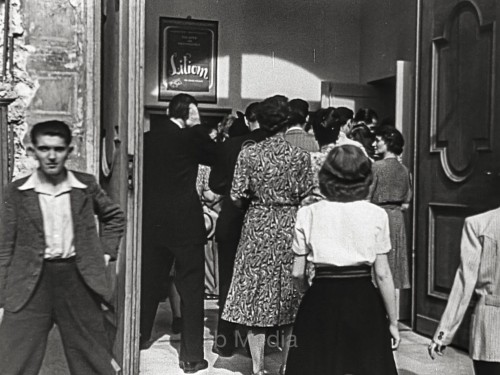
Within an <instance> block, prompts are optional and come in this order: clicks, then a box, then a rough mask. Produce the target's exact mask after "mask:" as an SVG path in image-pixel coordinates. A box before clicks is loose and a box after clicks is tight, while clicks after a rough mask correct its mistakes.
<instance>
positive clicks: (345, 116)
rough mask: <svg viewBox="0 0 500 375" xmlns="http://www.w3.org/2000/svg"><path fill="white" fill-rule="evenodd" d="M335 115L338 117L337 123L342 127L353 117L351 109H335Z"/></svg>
mask: <svg viewBox="0 0 500 375" xmlns="http://www.w3.org/2000/svg"><path fill="white" fill-rule="evenodd" d="M336 110H337V114H338V116H339V121H340V123H341V125H342V126H344V125H345V124H347V121H349V120H352V118H353V116H354V112H353V110H352V109H350V108H347V107H337V108H336Z"/></svg>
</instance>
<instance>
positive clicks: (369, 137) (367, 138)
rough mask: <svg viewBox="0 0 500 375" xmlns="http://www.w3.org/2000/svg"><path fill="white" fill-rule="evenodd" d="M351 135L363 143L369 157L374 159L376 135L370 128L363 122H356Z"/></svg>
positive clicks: (353, 138)
mask: <svg viewBox="0 0 500 375" xmlns="http://www.w3.org/2000/svg"><path fill="white" fill-rule="evenodd" d="M350 137H351V139H352V140H354V141H357V142H359V143H361V144H362V145H363V147H364V148H365V151H366V153H367V154H368V157H369V158H370V159H372V160H373V158H374V156H375V149H374V148H373V142H374V141H375V135H374V134H373V133H372V131H371V130H370V128H369V127H368V126H366V125H365V124H363V123H360V124H356V125H354V126H353V127H352V129H351V133H350Z"/></svg>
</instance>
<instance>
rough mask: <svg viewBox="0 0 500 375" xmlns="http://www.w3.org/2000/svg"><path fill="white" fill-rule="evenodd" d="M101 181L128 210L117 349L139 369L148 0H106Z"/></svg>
mask: <svg viewBox="0 0 500 375" xmlns="http://www.w3.org/2000/svg"><path fill="white" fill-rule="evenodd" d="M102 4H103V5H102V10H101V14H102V25H101V30H102V35H101V61H102V64H101V66H102V67H101V160H100V166H101V168H100V182H101V185H102V186H103V187H104V188H105V189H106V190H107V192H108V194H109V195H110V196H111V197H112V198H113V199H114V200H115V201H116V202H119V203H120V205H121V207H122V208H123V209H124V211H126V216H127V231H126V235H125V236H124V238H123V240H122V243H121V249H120V253H119V257H118V259H117V261H116V262H114V263H112V264H111V265H110V267H109V269H108V271H109V276H110V278H111V279H113V280H114V291H115V296H114V305H115V313H114V314H113V315H111V314H109V316H110V317H111V320H112V323H114V325H115V327H116V331H115V332H114V333H113V336H114V337H113V338H114V343H115V345H114V355H115V358H116V360H117V362H118V363H119V364H120V366H121V368H122V372H121V373H123V374H137V373H138V372H139V369H138V366H139V351H138V344H139V342H138V333H139V325H138V322H139V317H138V314H139V308H138V307H139V298H140V295H139V294H140V293H139V290H140V284H139V282H140V272H139V270H140V227H141V222H140V220H139V219H138V218H139V217H140V211H141V196H142V186H141V184H140V183H137V182H138V181H141V180H142V176H141V169H142V168H141V161H142V152H141V149H142V133H143V131H142V127H143V100H142V98H143V95H144V93H143V72H142V69H143V58H144V56H143V53H144V0H134V1H131V0H122V1H116V0H105V1H104V2H102Z"/></svg>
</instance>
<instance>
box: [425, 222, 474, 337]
mask: <svg viewBox="0 0 500 375" xmlns="http://www.w3.org/2000/svg"><path fill="white" fill-rule="evenodd" d="M472 220H473V219H471V218H466V219H465V223H464V227H463V230H462V240H461V243H460V265H459V267H458V270H457V273H456V274H455V280H454V281H453V287H452V288H451V293H450V296H449V297H448V303H447V305H446V309H445V310H444V313H443V316H442V317H441V321H440V323H439V326H438V328H437V329H436V333H435V334H434V341H435V342H437V343H438V344H440V345H449V344H450V343H451V341H452V340H453V337H454V336H455V333H456V332H457V329H458V327H459V326H460V323H461V322H462V320H463V318H464V315H465V312H466V311H467V307H468V306H469V302H470V300H471V298H472V294H473V293H474V288H475V286H476V283H477V279H478V275H479V268H480V266H481V254H482V251H483V246H482V244H481V240H480V236H479V235H478V233H477V230H475V229H474V224H473V221H472Z"/></svg>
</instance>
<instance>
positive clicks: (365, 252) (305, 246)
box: [286, 145, 400, 375]
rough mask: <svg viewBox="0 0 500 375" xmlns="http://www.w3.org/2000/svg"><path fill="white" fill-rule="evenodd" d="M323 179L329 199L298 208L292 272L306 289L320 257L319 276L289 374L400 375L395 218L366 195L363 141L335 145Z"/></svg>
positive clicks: (303, 310) (299, 326)
mask: <svg viewBox="0 0 500 375" xmlns="http://www.w3.org/2000/svg"><path fill="white" fill-rule="evenodd" d="M319 181H320V189H321V192H322V193H323V195H324V196H325V197H326V198H327V199H326V200H323V201H320V202H317V203H314V204H312V205H310V206H306V207H303V208H301V209H300V210H299V211H298V213H297V221H296V225H295V235H294V242H293V251H294V253H295V261H294V265H293V277H294V278H295V280H296V284H297V286H298V288H299V289H300V290H302V291H305V290H306V289H307V286H308V283H307V282H306V278H305V265H306V260H309V261H311V262H313V263H314V265H315V267H316V276H315V278H314V280H313V284H312V286H311V287H310V288H309V289H308V290H307V292H306V293H305V295H304V297H303V300H302V303H301V305H300V309H299V312H298V315H297V318H296V321H295V324H294V331H293V336H292V343H291V349H290V354H289V357H288V362H287V366H286V374H287V375H291V374H297V375H298V374H329V375H337V374H338V375H344V374H356V375H392V374H397V370H396V365H395V363H394V357H393V354H392V350H395V349H397V347H398V345H399V342H400V337H399V332H398V327H397V319H396V304H395V292H394V282H393V279H392V275H391V272H390V268H389V264H388V262H387V253H388V252H389V251H390V249H391V242H390V237H389V221H388V217H387V213H386V212H385V211H384V210H383V209H382V208H380V207H378V206H376V205H374V204H372V203H369V202H367V201H365V200H364V199H365V198H366V196H367V194H368V189H369V186H370V183H371V181H372V172H371V161H370V160H369V159H368V157H366V156H365V155H364V153H363V151H362V150H361V149H360V148H359V147H356V146H352V145H344V146H340V147H336V148H334V149H333V150H332V151H331V152H330V153H329V154H328V156H327V158H326V161H325V163H324V165H323V167H322V169H321V170H320V172H319ZM372 266H373V269H374V273H375V276H376V281H377V284H378V290H377V288H375V286H374V285H373V283H372V278H371V269H372ZM391 349H392V350H391Z"/></svg>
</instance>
